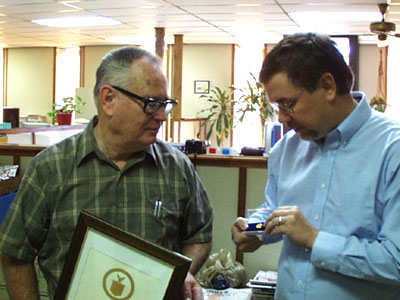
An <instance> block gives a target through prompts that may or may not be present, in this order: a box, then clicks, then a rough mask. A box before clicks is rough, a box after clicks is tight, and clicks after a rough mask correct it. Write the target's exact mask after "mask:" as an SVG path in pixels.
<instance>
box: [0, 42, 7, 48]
mask: <svg viewBox="0 0 400 300" xmlns="http://www.w3.org/2000/svg"><path fill="white" fill-rule="evenodd" d="M7 46H8V45H7V44H4V43H0V48H3V47H7Z"/></svg>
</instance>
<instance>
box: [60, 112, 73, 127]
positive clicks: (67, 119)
mask: <svg viewBox="0 0 400 300" xmlns="http://www.w3.org/2000/svg"><path fill="white" fill-rule="evenodd" d="M57 121H58V125H71V121H72V112H69V113H58V114H57Z"/></svg>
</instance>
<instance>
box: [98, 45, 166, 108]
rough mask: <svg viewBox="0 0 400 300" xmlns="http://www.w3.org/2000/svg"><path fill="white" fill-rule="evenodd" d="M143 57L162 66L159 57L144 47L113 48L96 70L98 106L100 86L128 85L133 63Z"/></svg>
mask: <svg viewBox="0 0 400 300" xmlns="http://www.w3.org/2000/svg"><path fill="white" fill-rule="evenodd" d="M141 59H145V60H146V61H148V62H149V63H150V64H152V65H154V66H156V67H160V66H161V60H160V59H159V57H157V56H155V55H153V54H151V53H150V52H148V51H146V50H144V49H141V48H137V47H131V46H128V47H123V48H119V49H115V50H112V51H110V52H109V53H107V54H106V55H105V56H104V57H103V59H102V61H101V64H100V66H99V67H98V68H97V71H96V84H95V86H94V89H93V94H94V101H95V104H96V107H97V108H99V92H100V87H101V86H103V85H104V84H111V85H117V86H121V87H125V86H127V84H128V80H129V75H130V73H131V71H132V69H131V67H132V63H133V62H134V61H136V60H141Z"/></svg>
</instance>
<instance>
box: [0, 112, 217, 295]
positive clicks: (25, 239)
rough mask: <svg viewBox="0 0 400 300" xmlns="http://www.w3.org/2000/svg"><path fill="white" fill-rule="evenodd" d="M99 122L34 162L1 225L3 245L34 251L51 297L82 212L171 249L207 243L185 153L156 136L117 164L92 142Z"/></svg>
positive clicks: (204, 205)
mask: <svg viewBox="0 0 400 300" xmlns="http://www.w3.org/2000/svg"><path fill="white" fill-rule="evenodd" d="M96 123H97V119H96V117H95V118H94V119H93V120H92V121H91V122H90V124H89V125H88V127H87V129H86V130H84V131H83V132H82V133H79V134H77V135H75V136H73V137H71V138H68V139H66V140H63V141H62V142H60V143H58V144H55V145H53V146H51V147H49V148H47V149H45V150H43V151H42V152H41V153H39V154H38V155H37V156H36V157H35V158H34V159H33V160H32V162H31V163H30V164H29V166H28V168H27V170H26V172H25V174H24V177H23V179H22V182H21V185H20V187H19V190H18V193H17V196H16V198H15V200H14V201H13V203H12V205H11V207H10V209H9V212H8V213H7V216H6V218H5V219H4V221H3V224H2V225H1V226H0V250H1V251H2V252H3V253H5V254H8V255H11V256H14V257H16V258H18V259H21V260H24V261H28V262H33V261H34V259H35V258H36V257H37V258H38V263H39V266H40V268H41V270H42V272H43V275H44V277H45V278H46V280H47V283H48V290H49V295H50V298H51V299H52V298H53V296H54V293H55V289H56V286H57V282H58V279H59V277H60V275H61V271H62V268H63V265H64V261H65V259H66V255H67V252H68V248H69V245H70V241H71V239H72V235H73V232H74V229H75V225H76V223H77V221H78V217H79V213H80V211H81V210H86V211H89V212H90V213H92V214H94V215H96V216H98V217H100V218H102V219H104V220H106V221H108V222H109V223H111V224H114V225H115V226H118V227H120V228H122V229H124V230H126V231H128V232H130V233H133V234H136V235H139V236H141V237H143V238H145V239H146V240H148V241H151V242H155V243H157V244H159V245H161V246H164V247H166V248H168V249H172V250H175V251H180V249H181V248H182V246H183V245H185V244H196V243H206V242H210V241H211V232H212V220H213V212H212V207H211V204H210V201H209V199H208V197H207V194H206V192H205V191H204V188H203V186H202V183H201V181H200V179H199V177H198V175H197V174H196V172H195V170H194V167H193V165H192V163H191V162H190V160H189V159H188V158H187V156H186V155H185V154H183V153H182V152H180V151H179V150H176V149H174V148H172V147H170V146H168V145H166V144H165V143H163V142H161V141H157V142H155V143H154V144H152V145H150V146H149V147H148V148H147V149H146V150H145V151H142V152H138V153H136V154H134V155H133V156H132V158H131V159H130V160H129V161H128V162H127V164H126V165H125V167H124V168H123V170H119V168H118V167H117V166H116V165H115V164H114V163H113V162H112V161H110V160H109V159H108V158H107V157H106V156H105V155H104V154H103V153H102V152H100V150H99V149H98V147H97V144H96V141H95V138H94V135H93V128H94V126H93V124H96ZM159 200H161V201H162V203H163V205H162V209H161V212H160V214H159V215H158V216H154V208H155V202H156V201H159Z"/></svg>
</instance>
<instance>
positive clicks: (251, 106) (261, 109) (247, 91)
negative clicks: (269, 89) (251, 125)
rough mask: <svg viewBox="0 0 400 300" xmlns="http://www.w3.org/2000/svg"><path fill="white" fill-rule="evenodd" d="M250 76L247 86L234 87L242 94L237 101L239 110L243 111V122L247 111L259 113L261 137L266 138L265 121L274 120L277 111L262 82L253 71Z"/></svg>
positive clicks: (241, 118)
mask: <svg viewBox="0 0 400 300" xmlns="http://www.w3.org/2000/svg"><path fill="white" fill-rule="evenodd" d="M250 76H251V80H247V81H246V83H247V86H246V87H244V88H236V87H232V89H233V90H234V91H239V92H240V94H241V95H240V97H239V98H238V101H237V102H238V104H239V107H240V108H239V109H238V111H237V112H238V113H241V116H240V117H239V121H240V122H243V119H244V116H245V115H246V113H247V112H258V113H259V117H260V125H261V139H262V140H264V130H265V122H266V121H268V120H272V119H273V117H274V115H275V113H276V112H275V110H274V109H273V108H272V106H271V102H270V101H269V99H268V97H267V95H266V94H265V92H264V89H263V86H262V84H261V83H260V82H259V81H258V80H257V79H256V77H255V76H254V75H253V74H252V73H250Z"/></svg>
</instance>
